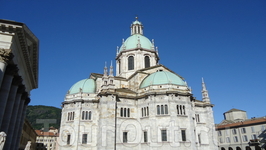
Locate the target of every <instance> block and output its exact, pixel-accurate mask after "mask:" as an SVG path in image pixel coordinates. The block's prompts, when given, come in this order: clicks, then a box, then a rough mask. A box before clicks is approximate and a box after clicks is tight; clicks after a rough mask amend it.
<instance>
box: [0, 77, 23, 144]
mask: <svg viewBox="0 0 266 150" xmlns="http://www.w3.org/2000/svg"><path fill="white" fill-rule="evenodd" d="M21 83H22V78H21V77H20V76H16V77H15V78H13V82H12V86H11V89H10V91H9V96H8V99H7V101H8V102H7V104H6V108H5V113H4V118H3V121H2V125H1V130H2V131H4V132H5V133H7V135H9V136H10V133H8V128H9V123H10V120H11V117H12V112H13V106H14V103H15V99H16V95H17V91H18V85H19V84H21ZM6 142H7V141H6Z"/></svg>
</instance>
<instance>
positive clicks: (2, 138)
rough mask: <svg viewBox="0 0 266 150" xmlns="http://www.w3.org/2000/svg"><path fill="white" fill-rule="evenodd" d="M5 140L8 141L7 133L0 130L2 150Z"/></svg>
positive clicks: (0, 147) (0, 146)
mask: <svg viewBox="0 0 266 150" xmlns="http://www.w3.org/2000/svg"><path fill="white" fill-rule="evenodd" d="M5 142H6V133H5V132H0V150H2V149H3V148H4V145H5Z"/></svg>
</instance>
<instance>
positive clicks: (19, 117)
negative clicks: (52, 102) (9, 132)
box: [11, 92, 28, 150]
mask: <svg viewBox="0 0 266 150" xmlns="http://www.w3.org/2000/svg"><path fill="white" fill-rule="evenodd" d="M27 97H28V94H27V92H24V93H23V94H22V96H21V100H20V102H19V106H18V113H17V118H16V123H15V127H14V134H13V138H12V140H13V143H12V146H11V150H13V149H18V145H17V140H16V139H18V136H19V134H21V133H19V129H20V122H21V120H22V112H23V107H24V105H25V99H26V98H27Z"/></svg>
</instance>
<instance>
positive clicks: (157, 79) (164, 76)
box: [140, 71, 186, 88]
mask: <svg viewBox="0 0 266 150" xmlns="http://www.w3.org/2000/svg"><path fill="white" fill-rule="evenodd" d="M163 84H174V85H183V86H185V85H186V84H185V82H184V81H183V80H182V79H181V78H180V77H179V76H177V75H176V74H174V73H171V72H168V71H158V72H155V73H152V74H150V75H149V76H148V77H146V78H145V79H144V80H143V81H142V83H141V85H140V88H145V87H148V86H151V85H163Z"/></svg>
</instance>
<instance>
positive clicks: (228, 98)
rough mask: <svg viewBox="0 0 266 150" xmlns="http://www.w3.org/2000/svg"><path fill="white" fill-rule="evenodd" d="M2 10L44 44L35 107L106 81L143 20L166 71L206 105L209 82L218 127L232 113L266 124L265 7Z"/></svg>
mask: <svg viewBox="0 0 266 150" xmlns="http://www.w3.org/2000/svg"><path fill="white" fill-rule="evenodd" d="M0 2H1V9H0V18H2V19H8V20H14V21H18V22H23V23H25V24H27V26H28V27H29V28H30V29H31V30H32V32H33V33H34V34H35V35H36V36H37V37H38V38H39V40H40V57H39V67H40V68H39V88H38V89H35V90H33V91H32V92H31V103H30V105H48V106H55V107H60V105H61V102H63V101H64V96H65V94H66V93H67V91H68V90H69V88H70V87H71V86H72V85H73V84H74V83H76V82H77V81H79V80H81V79H84V78H87V77H89V75H90V73H103V67H104V62H105V61H107V62H110V61H111V60H113V62H115V61H114V60H115V55H116V46H121V42H122V38H125V39H126V38H127V37H128V36H129V35H130V28H129V27H130V24H131V23H132V21H134V20H135V16H136V15H138V16H139V20H140V21H141V22H142V23H143V24H144V35H145V36H146V37H148V38H149V39H154V40H155V45H156V46H158V48H159V56H160V59H161V60H160V63H161V64H163V65H165V66H166V67H168V68H170V69H171V70H173V71H175V72H176V73H178V74H180V75H181V76H183V77H184V78H185V79H186V81H187V83H188V85H189V86H191V87H192V89H193V94H194V96H195V97H197V99H200V100H201V78H202V77H204V79H205V83H206V85H207V89H208V90H209V95H210V98H211V102H212V103H213V104H215V107H214V117H215V122H216V123H219V122H220V121H222V119H223V113H224V112H225V111H228V110H229V109H231V108H238V109H242V110H245V111H247V112H248V116H249V117H260V116H265V112H264V110H265V101H266V99H265V96H266V59H265V57H266V1H265V0H254V1H251V0H234V1H232V0H220V1H218V0H195V1H190V0H184V1H181V0H134V1H130V0H123V1H122V0H76V1H70V0H64V1H58V0H0ZM109 64H110V63H109Z"/></svg>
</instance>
